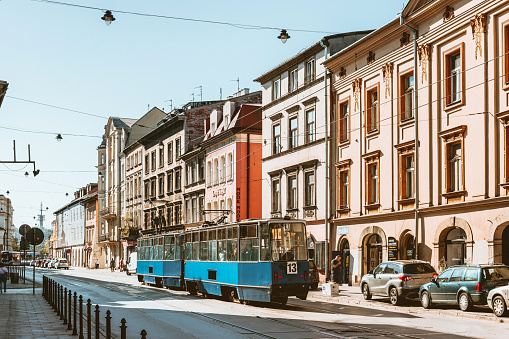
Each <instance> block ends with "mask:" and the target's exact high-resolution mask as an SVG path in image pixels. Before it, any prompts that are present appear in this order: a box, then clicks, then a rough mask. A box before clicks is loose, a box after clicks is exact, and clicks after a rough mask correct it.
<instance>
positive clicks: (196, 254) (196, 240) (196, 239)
mask: <svg viewBox="0 0 509 339" xmlns="http://www.w3.org/2000/svg"><path fill="white" fill-rule="evenodd" d="M192 260H196V261H198V260H200V232H193V258H192Z"/></svg>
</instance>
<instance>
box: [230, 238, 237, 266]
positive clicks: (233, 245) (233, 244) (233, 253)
mask: <svg viewBox="0 0 509 339" xmlns="http://www.w3.org/2000/svg"><path fill="white" fill-rule="evenodd" d="M228 261H237V239H228Z"/></svg>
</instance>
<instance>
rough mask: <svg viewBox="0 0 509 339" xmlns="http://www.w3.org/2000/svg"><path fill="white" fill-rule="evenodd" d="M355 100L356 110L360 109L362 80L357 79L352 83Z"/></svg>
mask: <svg viewBox="0 0 509 339" xmlns="http://www.w3.org/2000/svg"><path fill="white" fill-rule="evenodd" d="M352 87H353V98H354V100H355V109H356V110H357V109H359V94H360V93H361V79H360V78H358V79H355V80H354V81H353V83H352Z"/></svg>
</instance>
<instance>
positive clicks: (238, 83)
mask: <svg viewBox="0 0 509 339" xmlns="http://www.w3.org/2000/svg"><path fill="white" fill-rule="evenodd" d="M230 81H237V92H240V79H239V78H237V79H233V80H230Z"/></svg>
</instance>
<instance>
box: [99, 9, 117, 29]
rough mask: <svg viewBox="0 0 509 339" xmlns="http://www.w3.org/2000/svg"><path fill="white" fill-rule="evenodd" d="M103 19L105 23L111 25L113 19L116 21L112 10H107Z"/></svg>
mask: <svg viewBox="0 0 509 339" xmlns="http://www.w3.org/2000/svg"><path fill="white" fill-rule="evenodd" d="M101 19H102V20H104V23H105V24H106V25H107V26H109V25H111V23H112V22H113V21H115V20H116V19H115V18H114V17H113V14H111V11H106V12H105V13H104V16H103V17H102V18H101Z"/></svg>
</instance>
